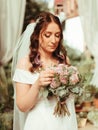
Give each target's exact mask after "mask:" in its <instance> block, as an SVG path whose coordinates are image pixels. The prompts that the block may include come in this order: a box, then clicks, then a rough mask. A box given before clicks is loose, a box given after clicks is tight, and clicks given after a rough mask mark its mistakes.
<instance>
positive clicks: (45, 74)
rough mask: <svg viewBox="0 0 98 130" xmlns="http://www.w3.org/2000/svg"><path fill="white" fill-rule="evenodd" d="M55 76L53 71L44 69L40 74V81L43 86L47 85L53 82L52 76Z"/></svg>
mask: <svg viewBox="0 0 98 130" xmlns="http://www.w3.org/2000/svg"><path fill="white" fill-rule="evenodd" d="M53 77H54V72H53V71H51V70H50V71H49V70H48V71H42V72H41V73H40V76H39V82H40V84H41V86H47V85H49V84H50V83H51V81H52V78H53Z"/></svg>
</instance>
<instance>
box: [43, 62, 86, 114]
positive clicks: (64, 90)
mask: <svg viewBox="0 0 98 130" xmlns="http://www.w3.org/2000/svg"><path fill="white" fill-rule="evenodd" d="M51 69H53V70H54V71H55V74H54V78H53V79H52V82H51V84H50V85H49V86H47V88H46V90H45V91H47V97H48V96H55V97H56V98H57V104H56V106H55V108H54V115H56V116H65V115H66V114H67V115H68V116H69V115H70V112H69V110H68V108H67V105H66V99H67V98H68V97H69V96H70V95H71V94H76V95H78V96H80V95H81V94H82V91H83V90H82V86H83V83H82V77H81V75H80V74H79V71H78V70H77V68H76V67H75V66H68V65H65V64H59V65H58V66H54V67H51Z"/></svg>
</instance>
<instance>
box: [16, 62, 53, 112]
mask: <svg viewBox="0 0 98 130" xmlns="http://www.w3.org/2000/svg"><path fill="white" fill-rule="evenodd" d="M25 60H26V59H25ZM25 60H21V61H20V62H19V64H18V66H17V67H18V68H20V69H23V70H27V71H29V70H30V63H29V62H28V61H27V60H26V61H25ZM53 76H54V73H53V71H51V70H47V71H42V72H41V73H40V74H39V77H38V79H37V81H36V82H35V83H34V84H32V85H29V84H24V83H20V82H16V84H15V86H16V103H17V106H18V108H19V109H20V110H21V111H23V112H26V111H29V110H30V109H31V108H33V107H34V106H35V104H36V102H37V99H38V95H39V90H40V88H41V87H45V86H47V85H48V84H50V82H51V80H52V77H53Z"/></svg>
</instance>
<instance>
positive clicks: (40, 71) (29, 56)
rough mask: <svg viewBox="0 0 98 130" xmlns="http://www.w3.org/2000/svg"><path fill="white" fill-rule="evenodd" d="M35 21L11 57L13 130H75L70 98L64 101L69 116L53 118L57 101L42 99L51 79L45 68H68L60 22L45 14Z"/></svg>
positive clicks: (72, 102) (72, 101)
mask: <svg viewBox="0 0 98 130" xmlns="http://www.w3.org/2000/svg"><path fill="white" fill-rule="evenodd" d="M35 21H36V22H35V23H31V24H30V25H28V27H27V29H26V30H25V32H24V33H23V34H22V36H21V37H20V39H19V41H18V46H17V47H16V50H15V55H14V57H13V67H14V69H13V70H15V71H14V72H13V81H14V93H15V94H14V99H15V102H14V123H13V130H77V121H76V115H75V109H74V99H73V97H71V96H70V97H69V98H68V99H67V100H66V104H67V107H68V110H69V112H70V116H67V115H66V116H63V117H59V116H58V117H56V116H55V115H54V114H53V111H54V107H55V105H56V101H57V99H56V98H55V97H52V98H49V99H48V98H46V97H44V96H43V91H44V88H45V87H46V86H47V85H49V84H50V83H51V81H52V78H53V76H54V71H53V70H50V69H47V68H49V67H50V66H54V65H57V64H59V63H64V64H68V61H67V55H66V51H65V48H64V47H63V44H62V40H63V34H62V27H61V24H60V21H59V19H58V17H56V16H55V15H53V14H51V13H48V12H42V13H40V14H39V16H38V17H37V18H36V20H35ZM15 64H17V65H16V66H15Z"/></svg>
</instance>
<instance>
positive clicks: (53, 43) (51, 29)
mask: <svg viewBox="0 0 98 130" xmlns="http://www.w3.org/2000/svg"><path fill="white" fill-rule="evenodd" d="M60 34H61V31H60V29H59V26H58V25H57V24H56V23H54V22H51V23H50V24H49V25H48V26H47V28H46V29H45V30H44V31H43V30H42V31H41V32H40V35H39V50H40V51H44V52H46V53H52V52H54V51H55V50H56V48H57V47H58V44H59V41H60Z"/></svg>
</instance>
